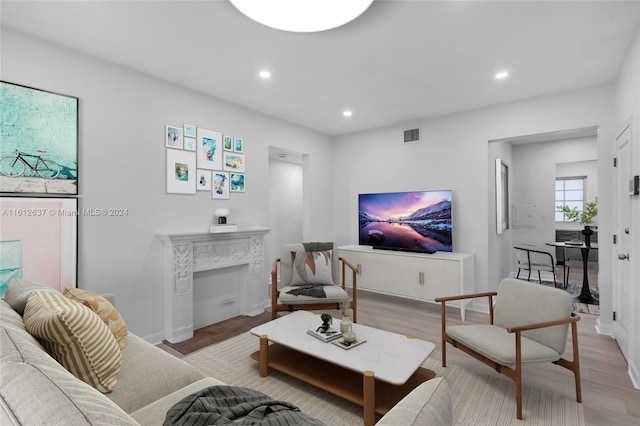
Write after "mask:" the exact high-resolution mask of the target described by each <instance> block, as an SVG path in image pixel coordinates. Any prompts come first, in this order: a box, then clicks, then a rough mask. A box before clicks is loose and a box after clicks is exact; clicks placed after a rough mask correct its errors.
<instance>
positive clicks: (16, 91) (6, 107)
mask: <svg viewBox="0 0 640 426" xmlns="http://www.w3.org/2000/svg"><path fill="white" fill-rule="evenodd" d="M0 105H1V108H0V140H2V144H0V192H3V193H21V194H66V195H78V98H76V97H73V96H68V95H62V94H58V93H53V92H49V91H46V90H41V89H36V88H32V87H27V86H22V85H19V84H14V83H9V82H6V81H0Z"/></svg>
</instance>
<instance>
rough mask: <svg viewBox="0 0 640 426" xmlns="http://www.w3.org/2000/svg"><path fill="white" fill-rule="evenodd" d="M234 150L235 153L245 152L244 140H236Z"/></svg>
mask: <svg viewBox="0 0 640 426" xmlns="http://www.w3.org/2000/svg"><path fill="white" fill-rule="evenodd" d="M233 150H234V151H235V152H244V139H242V138H234V139H233Z"/></svg>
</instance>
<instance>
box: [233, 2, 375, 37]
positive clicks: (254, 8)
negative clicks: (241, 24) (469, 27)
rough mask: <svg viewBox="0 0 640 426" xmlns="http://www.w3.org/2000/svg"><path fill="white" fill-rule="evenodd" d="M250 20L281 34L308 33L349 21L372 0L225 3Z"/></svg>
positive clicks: (369, 4) (365, 8) (366, 7)
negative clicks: (290, 32) (279, 31)
mask: <svg viewBox="0 0 640 426" xmlns="http://www.w3.org/2000/svg"><path fill="white" fill-rule="evenodd" d="M229 2H230V3H231V4H232V5H233V6H234V7H235V8H236V9H238V10H239V11H240V12H242V13H243V14H244V15H246V16H247V17H248V18H251V19H253V20H254V21H256V22H258V23H260V24H262V25H266V26H267V27H271V28H275V29H277V30H282V31H292V32H298V33H310V32H316V31H325V30H330V29H332V28H337V27H339V26H342V25H344V24H346V23H348V22H351V21H353V20H354V19H356V18H357V17H358V16H360V15H361V14H362V13H363V12H364V11H365V10H367V9H368V8H369V6H371V3H373V0H349V1H344V0H229Z"/></svg>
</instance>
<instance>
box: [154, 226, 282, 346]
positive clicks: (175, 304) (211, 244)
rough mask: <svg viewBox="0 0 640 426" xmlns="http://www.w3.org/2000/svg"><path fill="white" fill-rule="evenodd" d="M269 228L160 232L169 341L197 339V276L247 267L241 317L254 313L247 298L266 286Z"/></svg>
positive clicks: (240, 285)
mask: <svg viewBox="0 0 640 426" xmlns="http://www.w3.org/2000/svg"><path fill="white" fill-rule="evenodd" d="M269 231H270V229H267V228H255V229H245V230H238V231H235V232H221V233H208V232H190V233H168V232H161V233H158V234H157V235H158V237H159V238H160V239H161V240H162V242H163V244H164V294H165V338H166V339H167V340H168V341H169V342H171V343H177V342H181V341H183V340H187V339H190V338H191V337H193V323H194V321H193V274H194V273H195V272H201V271H209V270H213V269H220V268H228V267H232V266H240V265H246V268H244V269H246V270H247V271H245V273H243V274H241V276H238V283H237V285H238V294H239V295H241V296H242V297H240V298H239V300H238V303H239V310H240V314H242V315H248V314H250V313H252V312H250V311H251V306H250V303H248V301H247V300H246V299H247V295H249V294H252V293H258V289H260V288H261V286H264V274H265V262H264V236H265V235H266V234H267V233H268V232H269Z"/></svg>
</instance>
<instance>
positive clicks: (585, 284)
mask: <svg viewBox="0 0 640 426" xmlns="http://www.w3.org/2000/svg"><path fill="white" fill-rule="evenodd" d="M547 245H548V246H553V247H560V248H562V249H565V250H566V249H580V252H581V254H582V290H581V291H580V295H579V296H578V297H577V299H578V301H580V302H582V303H588V304H590V305H598V304H599V303H600V302H599V300H598V298H597V297H595V296H593V295H592V294H591V289H590V288H589V274H588V263H589V250H598V244H597V243H590V244H586V243H585V242H584V241H553V242H550V243H547Z"/></svg>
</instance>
